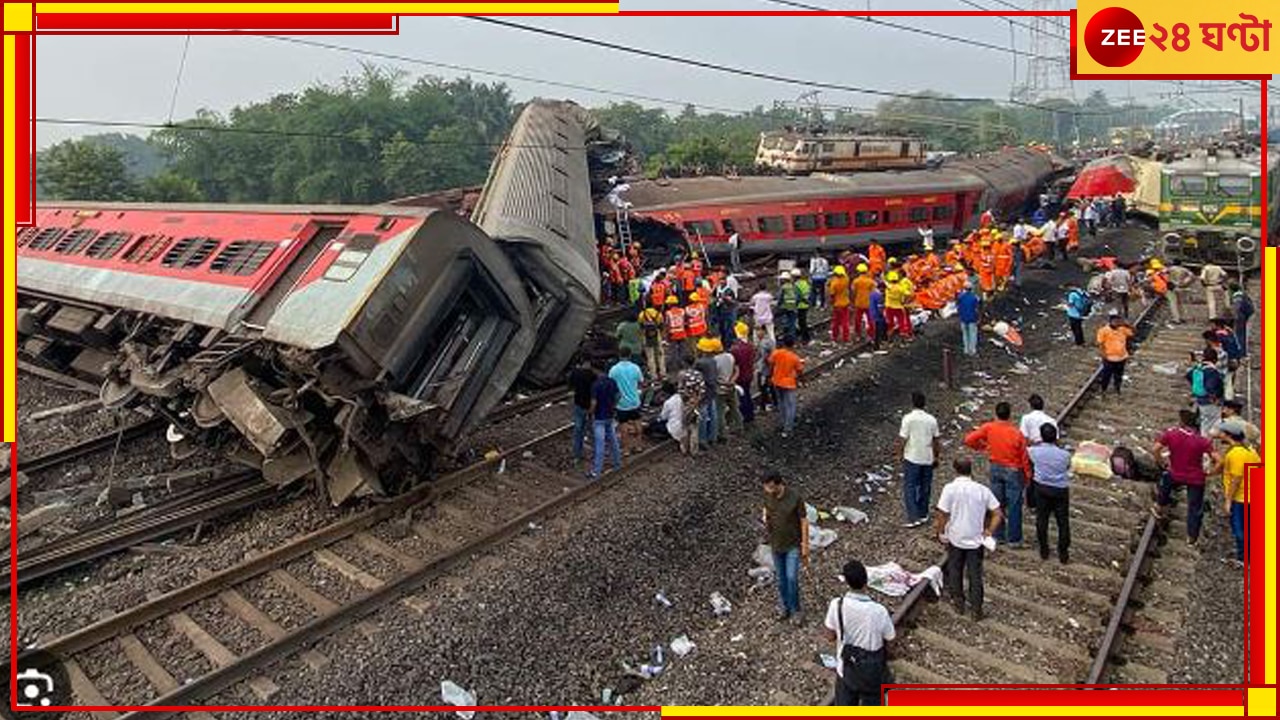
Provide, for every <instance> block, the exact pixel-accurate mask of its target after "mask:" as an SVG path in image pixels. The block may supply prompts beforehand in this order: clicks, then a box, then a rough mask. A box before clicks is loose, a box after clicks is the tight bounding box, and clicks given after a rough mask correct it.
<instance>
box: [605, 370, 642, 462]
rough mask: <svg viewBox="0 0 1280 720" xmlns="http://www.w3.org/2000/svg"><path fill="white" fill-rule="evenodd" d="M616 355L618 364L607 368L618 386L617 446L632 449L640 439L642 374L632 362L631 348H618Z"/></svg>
mask: <svg viewBox="0 0 1280 720" xmlns="http://www.w3.org/2000/svg"><path fill="white" fill-rule="evenodd" d="M618 355H619V358H620V359H619V360H618V362H616V363H614V365H613V367H611V368H609V377H610V378H612V379H613V381H614V382H615V383H616V384H617V385H618V423H619V425H620V426H621V429H622V437H621V438H619V444H621V445H623V446H624V449H626V448H634V447H635V444H636V442H637V440H638V438H639V437H640V405H641V402H640V384H641V383H643V382H644V373H643V372H641V371H640V366H639V365H637V364H635V363H634V362H632V360H631V357H632V355H633V353H632V350H631V348H629V347H623V348H620V349H619V352H618ZM627 451H628V452H629V451H630V450H627Z"/></svg>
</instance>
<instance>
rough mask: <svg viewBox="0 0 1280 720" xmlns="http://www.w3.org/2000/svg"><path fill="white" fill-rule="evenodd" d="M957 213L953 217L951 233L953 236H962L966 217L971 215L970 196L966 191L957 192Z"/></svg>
mask: <svg viewBox="0 0 1280 720" xmlns="http://www.w3.org/2000/svg"><path fill="white" fill-rule="evenodd" d="M955 207H956V209H955V214H954V215H953V216H952V218H951V233H952V236H953V237H962V236H963V235H964V225H965V218H967V217H969V212H968V209H969V206H968V198H967V197H966V196H965V194H964V193H956V205H955Z"/></svg>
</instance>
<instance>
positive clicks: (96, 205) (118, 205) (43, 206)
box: [36, 200, 436, 217]
mask: <svg viewBox="0 0 1280 720" xmlns="http://www.w3.org/2000/svg"><path fill="white" fill-rule="evenodd" d="M63 208H65V209H69V210H116V211H129V210H145V211H149V212H168V213H183V212H216V213H257V214H272V215H395V216H397V217H425V216H426V215H429V214H431V213H432V212H434V211H435V210H436V208H431V207H414V206H401V205H266V204H238V203H126V202H91V201H79V200H46V201H39V202H37V203H36V211H37V212H38V211H41V210H59V209H63Z"/></svg>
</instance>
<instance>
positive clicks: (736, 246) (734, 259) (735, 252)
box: [729, 233, 742, 273]
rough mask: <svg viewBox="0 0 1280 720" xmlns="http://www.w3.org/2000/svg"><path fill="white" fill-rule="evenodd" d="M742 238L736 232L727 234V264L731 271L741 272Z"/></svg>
mask: <svg viewBox="0 0 1280 720" xmlns="http://www.w3.org/2000/svg"><path fill="white" fill-rule="evenodd" d="M741 245H742V240H741V238H739V237H738V233H734V234H732V235H730V236H729V266H730V268H731V269H732V271H733V272H736V273H739V272H742V255H741Z"/></svg>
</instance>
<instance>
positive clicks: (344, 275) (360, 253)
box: [324, 233, 378, 282]
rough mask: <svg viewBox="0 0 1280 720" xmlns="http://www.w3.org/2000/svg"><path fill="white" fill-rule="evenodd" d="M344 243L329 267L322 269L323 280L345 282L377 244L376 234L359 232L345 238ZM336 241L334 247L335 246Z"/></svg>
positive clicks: (354, 273)
mask: <svg viewBox="0 0 1280 720" xmlns="http://www.w3.org/2000/svg"><path fill="white" fill-rule="evenodd" d="M344 242H345V243H346V244H345V246H343V248H342V252H340V253H338V257H336V258H334V261H333V263H332V264H331V265H329V269H327V270H325V271H324V279H325V280H333V281H334V282H346V281H348V280H350V279H351V278H353V277H355V275H356V271H357V270H359V269H360V266H361V265H363V264H364V261H365V260H366V259H368V257H369V254H370V253H372V252H373V249H374V248H375V247H377V246H378V236H377V235H372V234H368V233H360V234H358V235H354V236H352V237H350V238H347V239H346V240H345V241H344ZM337 246H338V245H337V243H335V244H334V247H337Z"/></svg>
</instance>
